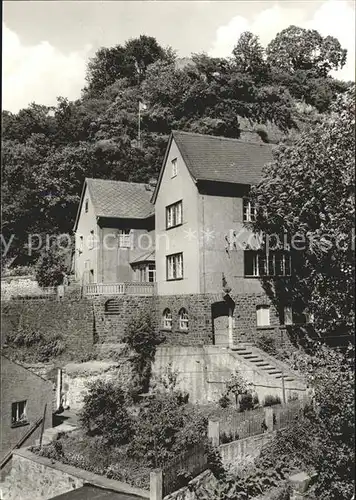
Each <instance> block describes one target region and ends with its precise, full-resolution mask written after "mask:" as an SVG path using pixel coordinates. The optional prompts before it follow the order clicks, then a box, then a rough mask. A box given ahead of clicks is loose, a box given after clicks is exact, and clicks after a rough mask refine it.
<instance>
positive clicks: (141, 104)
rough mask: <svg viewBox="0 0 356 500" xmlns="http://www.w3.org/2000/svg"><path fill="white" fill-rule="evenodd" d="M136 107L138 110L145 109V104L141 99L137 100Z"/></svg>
mask: <svg viewBox="0 0 356 500" xmlns="http://www.w3.org/2000/svg"><path fill="white" fill-rule="evenodd" d="M138 109H139V111H145V109H147V106H146V104H144V103H143V102H142V101H138Z"/></svg>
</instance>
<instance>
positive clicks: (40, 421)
mask: <svg viewBox="0 0 356 500" xmlns="http://www.w3.org/2000/svg"><path fill="white" fill-rule="evenodd" d="M43 420H44V418H43V417H40V418H39V419H38V420H36V422H35V423H34V424H33V426H32V427H30V428H29V429H28V431H27V432H26V433H25V434H24V435H23V436H21V438H20V439H19V440H18V441H17V443H16V444H15V446H14V447H13V448H12V449H11V450H10V451H9V452H8V453H7V454H6V455H5V456H4V458H3V459H2V460H1V462H0V469H2V468H3V467H4V466H5V465H6V464H7V462H8V461H9V460H11V458H12V455H13V452H14V450H16V449H17V448H20V447H21V445H22V444H23V443H24V442H25V441H26V439H28V438H29V437H30V436H31V434H32V433H33V432H34V431H35V430H36V429H37V428H38V427H39V426H40V425H41V423H42V421H43Z"/></svg>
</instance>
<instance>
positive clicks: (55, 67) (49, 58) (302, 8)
mask: <svg viewBox="0 0 356 500" xmlns="http://www.w3.org/2000/svg"><path fill="white" fill-rule="evenodd" d="M291 24H294V25H297V26H301V27H303V28H310V29H316V30H318V31H319V33H320V34H321V35H323V36H326V35H332V36H334V37H336V38H338V40H339V41H340V43H341V45H342V46H343V48H346V49H347V50H348V61H347V64H346V65H345V67H344V68H343V69H342V70H341V71H338V72H337V73H335V74H334V76H336V77H337V78H340V79H344V80H355V1H353V0H324V1H314V0H307V1H287V0H283V1H282V0H279V1H278V0H276V1H275V0H265V1H251V0H250V1H240V0H239V1H228V2H226V1H221V0H220V1H205V0H200V1H192V0H190V1H187V0H186V1H171V0H165V1H153V0H152V1H150V0H145V1H138V0H137V1H125V2H121V1H111V2H109V1H100V2H99V1H93V0H92V1H84V0H76V1H75V0H73V1H71V0H66V1H52V0H47V1H46V2H44V1H39V2H37V1H33V0H30V1H4V2H3V31H2V32H3V45H2V47H3V53H2V109H6V110H9V111H12V112H14V113H15V112H17V111H18V110H19V109H21V108H24V107H26V106H28V104H30V103H31V102H36V103H37V104H45V105H48V106H51V105H55V104H56V98H57V97H58V96H63V97H67V98H68V99H70V100H73V99H77V98H79V97H80V94H81V89H82V88H83V87H84V85H85V72H86V65H87V62H88V60H89V58H90V57H93V55H94V54H95V52H96V50H97V49H98V48H100V47H112V46H115V45H118V44H123V43H124V42H125V41H126V40H128V39H129V38H135V37H138V36H139V35H142V34H145V35H149V36H154V37H155V38H156V39H157V41H158V42H159V43H160V44H161V45H163V46H171V47H172V48H173V49H175V50H176V51H177V54H178V57H189V56H190V55H191V53H197V52H198V53H199V52H206V53H208V54H209V55H211V56H221V57H226V56H229V55H230V54H231V51H232V49H233V47H234V45H235V44H236V41H237V39H238V38H239V36H240V34H241V33H242V32H244V31H252V32H253V33H254V34H255V35H258V36H259V37H260V41H261V43H262V45H264V46H266V45H267V44H268V43H269V42H270V41H271V40H272V39H273V38H274V37H275V35H276V34H277V33H278V32H280V31H281V30H282V29H284V28H287V27H288V26H290V25H291Z"/></svg>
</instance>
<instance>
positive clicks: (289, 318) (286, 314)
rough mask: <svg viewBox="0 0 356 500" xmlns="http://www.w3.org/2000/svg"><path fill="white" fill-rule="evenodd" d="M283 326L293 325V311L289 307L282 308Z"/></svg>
mask: <svg viewBox="0 0 356 500" xmlns="http://www.w3.org/2000/svg"><path fill="white" fill-rule="evenodd" d="M283 324H284V325H293V309H292V307H291V306H285V307H284V311H283Z"/></svg>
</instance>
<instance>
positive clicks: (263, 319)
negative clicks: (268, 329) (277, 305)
mask: <svg viewBox="0 0 356 500" xmlns="http://www.w3.org/2000/svg"><path fill="white" fill-rule="evenodd" d="M256 315H257V326H269V325H270V318H269V306H257V307H256Z"/></svg>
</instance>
